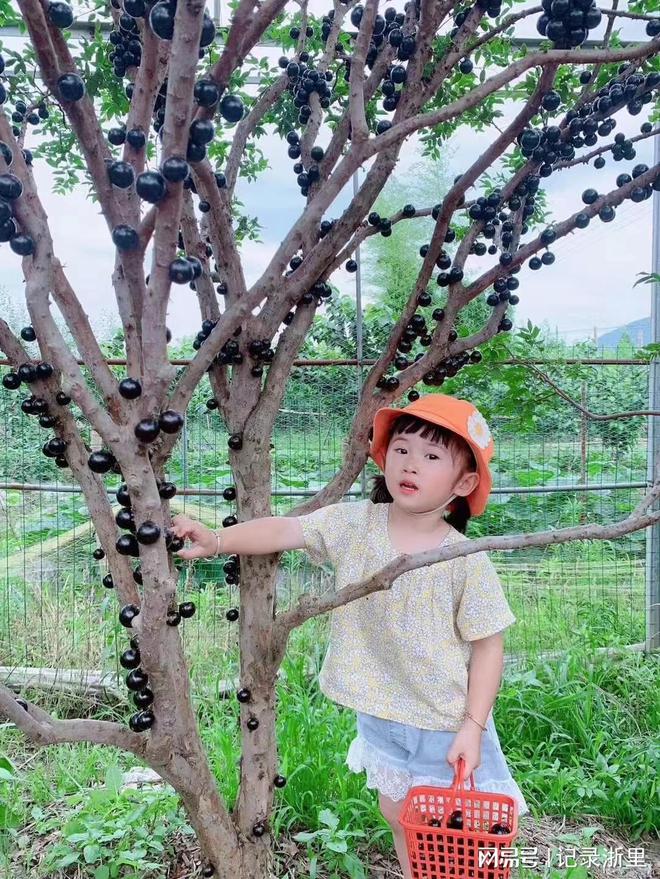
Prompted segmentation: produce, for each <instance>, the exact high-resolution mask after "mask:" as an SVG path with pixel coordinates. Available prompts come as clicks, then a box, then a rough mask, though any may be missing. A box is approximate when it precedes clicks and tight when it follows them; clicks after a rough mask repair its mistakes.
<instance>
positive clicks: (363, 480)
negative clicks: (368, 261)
mask: <svg viewBox="0 0 660 879" xmlns="http://www.w3.org/2000/svg"><path fill="white" fill-rule="evenodd" d="M359 191H360V183H359V180H358V171H357V170H356V171H355V173H354V174H353V197H355V196H357V194H358V192H359ZM355 262H356V263H357V271H356V272H355V335H356V342H357V351H356V356H357V370H358V386H359V389H360V395H361V394H362V373H363V370H364V366H363V365H362V263H361V261H360V245H359V244H358V246H357V247H356V248H355ZM360 491H361V493H362V498H363V499H364V498H366V496H367V468H366V466H365V467H363V468H362V473H361V474H360Z"/></svg>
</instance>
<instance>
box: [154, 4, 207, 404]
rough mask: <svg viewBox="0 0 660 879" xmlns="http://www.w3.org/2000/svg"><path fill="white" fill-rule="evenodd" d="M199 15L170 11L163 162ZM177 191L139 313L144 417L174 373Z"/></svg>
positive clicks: (180, 150) (165, 213) (180, 122)
mask: <svg viewBox="0 0 660 879" xmlns="http://www.w3.org/2000/svg"><path fill="white" fill-rule="evenodd" d="M203 13H204V2H203V0H187V2H185V3H179V4H178V5H177V8H176V14H175V18H174V37H173V40H172V47H171V61H170V67H169V73H168V79H167V98H166V104H165V120H164V123H163V154H164V155H165V156H168V157H170V156H185V155H186V150H187V145H188V132H189V127H190V121H191V116H192V105H193V87H194V84H195V71H196V67H197V60H198V59H197V54H198V46H199V39H200V35H201V32H202V20H203ZM182 192H183V183H169V184H168V192H167V195H166V197H165V198H164V199H163V200H162V201H161V202H160V203H159V205H158V213H157V217H156V226H155V231H154V248H153V258H152V266H151V272H150V275H149V284H148V286H147V288H146V290H145V293H144V299H143V308H142V357H143V362H142V378H143V390H142V397H141V403H142V406H143V408H144V411H145V413H147V412H148V413H155V412H157V411H158V408H159V406H160V404H161V403H162V400H163V397H164V395H165V392H166V390H167V387H168V385H169V383H170V381H171V380H172V377H173V374H174V370H173V369H172V367H171V366H170V364H169V361H168V358H167V343H166V338H165V314H166V309H167V302H168V299H169V291H170V285H171V283H172V282H171V280H170V276H169V267H170V263H171V261H172V260H173V259H174V256H175V253H176V245H177V240H178V236H179V223H180V219H181V205H182Z"/></svg>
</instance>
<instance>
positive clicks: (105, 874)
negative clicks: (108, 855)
mask: <svg viewBox="0 0 660 879" xmlns="http://www.w3.org/2000/svg"><path fill="white" fill-rule="evenodd" d="M94 879H110V867H106V866H105V864H104V865H103V866H102V867H97V868H96V870H94Z"/></svg>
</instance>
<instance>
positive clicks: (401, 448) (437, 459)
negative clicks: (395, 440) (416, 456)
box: [394, 446, 440, 461]
mask: <svg viewBox="0 0 660 879" xmlns="http://www.w3.org/2000/svg"><path fill="white" fill-rule="evenodd" d="M394 451H395V452H407V451H408V450H407V449H404V448H403V446H399V448H398V449H394ZM428 454H429V455H430V456H431V457H432V458H435V459H436V461H439V460H440V458H439V457H438V455H435V454H433V452H429V453H428Z"/></svg>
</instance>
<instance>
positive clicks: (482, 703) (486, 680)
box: [463, 632, 504, 730]
mask: <svg viewBox="0 0 660 879" xmlns="http://www.w3.org/2000/svg"><path fill="white" fill-rule="evenodd" d="M470 643H471V644H472V656H471V657H470V667H469V672H468V704H467V710H468V712H469V713H470V714H472V716H473V717H475V718H476V719H477V720H478V721H479V723H480V724H482V725H483V726H486V720H487V719H488V715H489V714H490V711H491V709H492V707H493V705H494V704H495V699H496V698H497V694H498V692H499V689H500V684H501V682H502V671H503V669H504V634H503V632H496V633H495V634H494V635H489V636H488V638H479V639H477V640H476V641H471V642H470ZM463 725H464V726H466V727H467V726H468V725H469V726H471V727H474V729H476V730H478V729H479V727H478V726H477V724H476V723H475V722H474V721H473V720H471V719H470V718H469V717H467V716H466V718H465V721H464V724H463Z"/></svg>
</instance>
